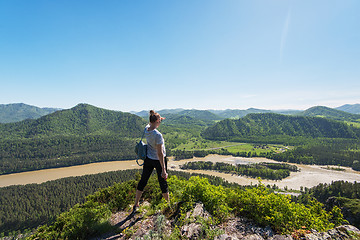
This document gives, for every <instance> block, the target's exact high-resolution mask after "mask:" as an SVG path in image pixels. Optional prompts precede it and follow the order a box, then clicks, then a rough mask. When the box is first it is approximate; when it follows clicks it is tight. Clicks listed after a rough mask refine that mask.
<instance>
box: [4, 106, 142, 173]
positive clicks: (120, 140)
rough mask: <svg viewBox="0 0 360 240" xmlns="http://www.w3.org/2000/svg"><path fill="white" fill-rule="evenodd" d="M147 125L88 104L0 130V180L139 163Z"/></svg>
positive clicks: (126, 115)
mask: <svg viewBox="0 0 360 240" xmlns="http://www.w3.org/2000/svg"><path fill="white" fill-rule="evenodd" d="M145 124H146V121H145V120H144V119H142V118H141V117H138V116H136V115H133V114H130V113H123V112H117V111H110V110H105V109H101V108H97V107H94V106H91V105H88V104H79V105H77V106H75V107H73V108H71V109H67V110H62V111H57V112H54V113H51V114H48V115H46V116H43V117H41V118H39V119H35V120H34V119H28V120H24V121H21V122H16V123H3V124H0V136H1V140H0V174H9V173H15V172H23V171H31V170H38V169H46V168H55V167H66V166H74V165H80V164H87V163H93V162H104V161H120V160H128V159H135V157H136V156H135V152H134V146H135V140H138V139H140V137H141V135H142V132H143V130H144V126H145Z"/></svg>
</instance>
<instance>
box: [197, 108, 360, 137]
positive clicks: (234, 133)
mask: <svg viewBox="0 0 360 240" xmlns="http://www.w3.org/2000/svg"><path fill="white" fill-rule="evenodd" d="M202 135H203V137H204V138H207V139H212V140H225V139H226V140H236V139H241V140H246V139H249V140H256V139H266V140H271V139H274V138H275V137H279V136H289V137H300V136H301V137H305V138H308V137H311V138H316V137H325V138H356V139H357V138H359V137H360V129H359V128H354V127H351V126H348V125H347V124H345V123H342V122H338V121H335V120H330V119H326V118H318V117H303V116H287V115H281V114H275V113H261V114H249V115H247V116H246V117H243V118H240V119H225V120H222V121H220V122H218V123H216V124H215V125H213V126H211V127H208V128H207V129H205V130H204V131H203V133H202Z"/></svg>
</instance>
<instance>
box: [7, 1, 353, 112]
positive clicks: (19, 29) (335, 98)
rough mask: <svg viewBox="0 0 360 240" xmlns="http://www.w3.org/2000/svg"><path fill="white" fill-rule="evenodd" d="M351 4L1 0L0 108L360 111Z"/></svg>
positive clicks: (344, 2) (331, 2) (308, 2)
mask: <svg viewBox="0 0 360 240" xmlns="http://www.w3.org/2000/svg"><path fill="white" fill-rule="evenodd" d="M359 12H360V1H359V0H336V1H335V0H316V1H314V0H293V1H289V0H262V1H258V0H251V1H249V0H223V1H220V0H161V1H158V0H151V1H136V0H106V1H101V0H97V1H92V0H86V1H85V0H83V1H81V0H76V1H73V0H61V1H60V0H45V1H40V0H32V1H27V0H22V1H19V0H0V84H1V85H0V86H1V87H0V104H8V103H19V102H23V103H26V104H30V105H35V106H39V107H58V108H71V107H73V106H75V105H77V104H78V103H89V104H92V105H95V106H97V107H102V108H106V109H112V110H120V111H140V110H144V109H145V110H148V109H155V110H161V109H165V108H187V109H191V108H196V109H228V108H231V109H247V108H250V107H256V108H262V109H306V108H308V107H311V106H315V105H323V106H328V107H337V106H341V105H343V104H347V103H348V104H354V103H360V14H359Z"/></svg>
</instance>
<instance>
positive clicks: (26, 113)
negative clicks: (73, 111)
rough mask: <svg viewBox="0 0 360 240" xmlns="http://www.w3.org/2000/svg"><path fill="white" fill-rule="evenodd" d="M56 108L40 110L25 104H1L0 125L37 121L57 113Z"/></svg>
mask: <svg viewBox="0 0 360 240" xmlns="http://www.w3.org/2000/svg"><path fill="white" fill-rule="evenodd" d="M58 110H60V109H56V108H39V107H35V106H30V105H27V104H23V103H13V104H0V123H11V122H19V121H22V120H25V119H37V118H40V117H42V116H45V115H47V114H50V113H53V112H56V111H58Z"/></svg>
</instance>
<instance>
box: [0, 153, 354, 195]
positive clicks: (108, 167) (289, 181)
mask: <svg viewBox="0 0 360 240" xmlns="http://www.w3.org/2000/svg"><path fill="white" fill-rule="evenodd" d="M189 161H212V162H227V163H233V164H235V163H237V164H241V163H243V164H245V163H249V162H250V163H259V162H276V161H273V160H269V159H265V158H242V157H232V156H221V155H209V156H207V157H205V158H194V159H186V160H180V161H174V160H172V159H170V160H169V163H168V168H169V170H180V171H185V170H181V169H180V168H179V166H180V165H182V164H184V163H186V162H189ZM294 165H296V166H297V167H298V168H299V169H300V170H301V171H300V172H296V173H294V172H292V173H291V175H290V176H289V177H287V178H285V179H283V180H281V181H273V180H262V182H263V183H264V184H266V185H267V184H270V185H273V184H276V185H277V186H278V187H280V188H284V187H287V188H289V189H296V190H299V189H300V187H301V186H302V187H308V188H310V187H313V186H316V185H318V184H319V183H331V182H332V181H338V180H344V181H349V182H354V181H356V182H360V172H356V171H354V170H352V169H351V168H346V167H341V168H343V169H345V171H335V170H328V169H325V168H326V166H318V165H300V164H294ZM126 169H141V167H139V166H138V165H137V164H136V162H135V160H130V161H114V162H100V163H91V164H86V165H79V166H72V167H64V168H53V169H44V170H38V171H30V172H23V173H14V174H8V175H1V176H0V187H6V186H10V185H25V184H29V183H43V182H46V181H51V180H56V179H59V178H65V177H72V176H82V175H87V174H97V173H102V172H109V171H117V170H126ZM186 172H193V173H203V174H209V175H213V176H218V177H222V178H224V179H226V180H227V181H229V182H236V183H238V184H241V185H251V184H257V183H258V181H257V179H254V178H248V177H242V176H236V175H231V174H225V173H219V172H215V171H204V170H186Z"/></svg>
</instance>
